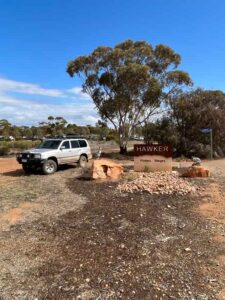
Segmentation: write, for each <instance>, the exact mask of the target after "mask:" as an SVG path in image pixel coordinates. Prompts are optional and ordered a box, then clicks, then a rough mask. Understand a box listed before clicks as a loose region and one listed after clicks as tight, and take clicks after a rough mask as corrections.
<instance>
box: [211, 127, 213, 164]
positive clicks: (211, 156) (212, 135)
mask: <svg viewBox="0 0 225 300" xmlns="http://www.w3.org/2000/svg"><path fill="white" fill-rule="evenodd" d="M212 132H213V130H212V128H211V130H210V145H211V159H213V133H212Z"/></svg>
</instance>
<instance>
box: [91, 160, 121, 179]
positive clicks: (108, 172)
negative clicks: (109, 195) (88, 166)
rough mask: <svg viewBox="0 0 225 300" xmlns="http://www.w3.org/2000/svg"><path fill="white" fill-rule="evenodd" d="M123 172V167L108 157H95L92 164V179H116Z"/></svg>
mask: <svg viewBox="0 0 225 300" xmlns="http://www.w3.org/2000/svg"><path fill="white" fill-rule="evenodd" d="M122 173H123V167H122V166H121V165H120V164H118V163H116V162H114V161H112V160H109V159H96V160H93V164H92V175H91V177H92V178H93V179H106V178H111V179H118V178H119V177H120V176H121V174H122Z"/></svg>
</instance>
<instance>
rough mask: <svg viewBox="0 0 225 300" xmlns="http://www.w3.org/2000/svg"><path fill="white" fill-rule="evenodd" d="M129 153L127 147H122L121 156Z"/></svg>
mask: <svg viewBox="0 0 225 300" xmlns="http://www.w3.org/2000/svg"><path fill="white" fill-rule="evenodd" d="M126 153H127V146H120V154H126Z"/></svg>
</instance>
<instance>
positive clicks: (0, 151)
mask: <svg viewBox="0 0 225 300" xmlns="http://www.w3.org/2000/svg"><path fill="white" fill-rule="evenodd" d="M9 152H10V147H9V146H8V145H7V144H6V143H1V144H0V156H4V155H8V154H9Z"/></svg>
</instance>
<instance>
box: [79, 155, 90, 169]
mask: <svg viewBox="0 0 225 300" xmlns="http://www.w3.org/2000/svg"><path fill="white" fill-rule="evenodd" d="M87 161H88V160H87V157H86V156H85V155H81V156H80V159H79V167H81V168H85V167H86V166H87Z"/></svg>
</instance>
